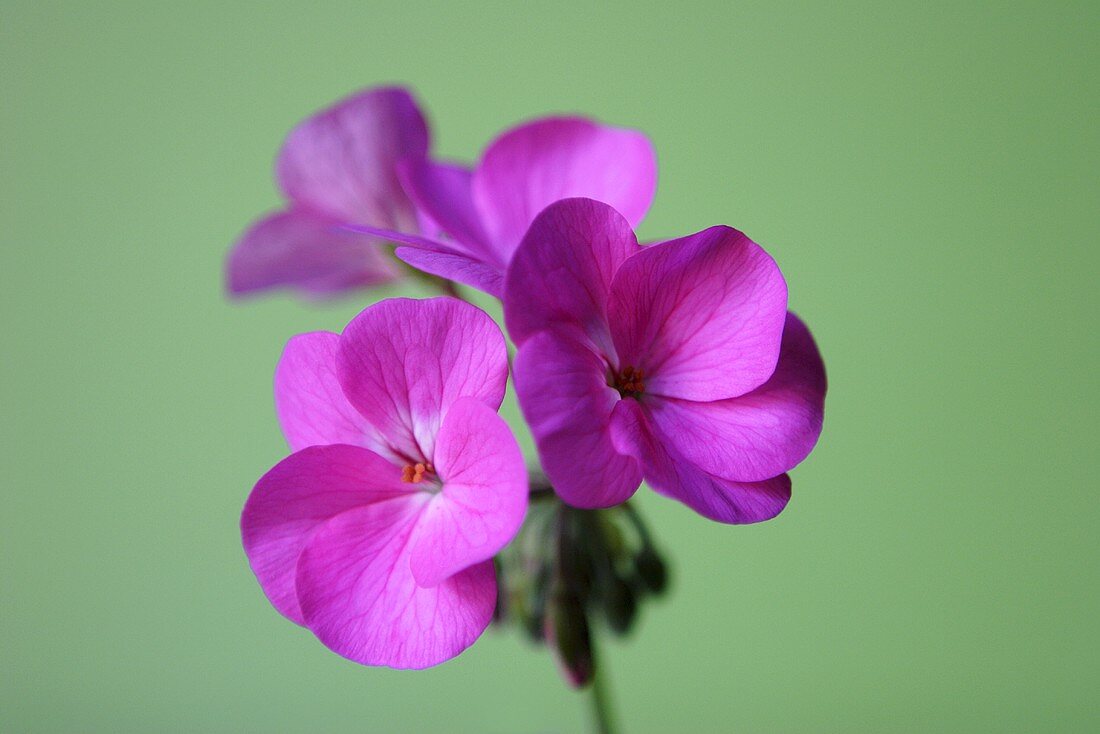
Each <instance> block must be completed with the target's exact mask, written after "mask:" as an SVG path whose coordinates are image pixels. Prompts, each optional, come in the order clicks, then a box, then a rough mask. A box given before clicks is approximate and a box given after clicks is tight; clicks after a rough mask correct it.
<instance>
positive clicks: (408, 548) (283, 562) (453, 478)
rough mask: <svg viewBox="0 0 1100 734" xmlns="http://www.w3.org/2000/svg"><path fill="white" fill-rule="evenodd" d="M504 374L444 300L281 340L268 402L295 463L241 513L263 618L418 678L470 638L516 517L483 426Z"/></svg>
mask: <svg viewBox="0 0 1100 734" xmlns="http://www.w3.org/2000/svg"><path fill="white" fill-rule="evenodd" d="M507 373H508V364H507V353H506V351H505V345H504V338H503V335H502V334H501V332H500V329H499V328H498V327H497V326H496V324H494V323H493V322H492V320H490V318H489V317H488V316H487V315H486V314H485V313H484V312H482V311H480V310H478V309H476V308H474V307H473V306H470V305H468V304H465V303H462V302H460V301H457V300H454V299H449V298H436V299H430V300H426V301H412V300H407V299H391V300H387V301H383V302H381V303H378V304H376V305H374V306H371V307H369V308H367V309H366V310H365V311H363V312H362V313H361V314H359V316H357V317H356V318H355V319H354V320H353V321H352V322H351V323H350V324H348V326H347V328H346V329H345V330H344V332H343V333H342V334H340V335H337V334H332V333H327V332H317V333H312V334H303V335H301V336H298V337H295V338H294V339H292V340H291V341H290V342H289V343H288V344H287V347H286V351H285V352H284V354H283V357H282V359H281V361H280V362H279V366H278V369H277V372H276V376H275V397H276V406H277V411H278V414H279V420H280V423H281V424H282V427H283V431H284V433H285V434H286V437H287V440H288V442H289V443H290V446H291V448H292V449H294V451H295V453H293V454H292V455H291V456H289V457H288V458H286V459H285V460H283V461H282V462H280V463H279V464H278V465H276V466H275V467H274V468H273V469H272V470H271V471H269V472H268V473H267V474H266V475H264V477H263V478H261V479H260V481H259V482H258V483H257V484H256V487H255V489H253V491H252V494H251V495H250V496H249V498H248V502H247V503H246V504H245V507H244V512H243V514H242V516H241V533H242V536H243V540H244V547H245V552H246V553H247V555H248V559H249V562H250V564H251V566H252V570H253V571H254V572H255V574H256V578H257V579H258V580H259V582H260V585H261V586H262V587H263V590H264V593H265V594H266V595H267V597H268V599H270V600H271V603H272V604H273V605H274V606H275V608H276V609H278V610H279V611H280V612H281V613H282V614H283V615H285V616H286V617H288V618H290V619H291V620H293V621H294V622H297V623H298V624H300V625H304V626H306V627H308V628H309V629H310V630H312V631H313V633H314V634H315V635H316V636H317V637H318V638H319V639H320V640H321V642H323V643H324V644H325V645H326V646H328V647H329V648H331V649H332V650H334V651H336V652H338V653H339V654H341V655H343V656H345V657H347V658H350V659H351V660H354V661H356V662H359V663H363V664H366V665H388V666H391V667H395V668H423V667H427V666H430V665H435V664H437V663H440V662H443V661H445V660H447V659H449V658H451V657H454V656H455V655H457V654H458V653H460V652H462V650H464V649H466V647H468V646H469V645H470V644H472V643H473V642H474V640H476V639H477V638H478V636H479V635H480V634H481V633H482V632H483V631H484V629H485V627H486V626H487V625H488V623H489V621H490V619H491V617H492V613H493V608H494V605H495V602H496V577H495V574H494V569H493V562H492V560H491V559H492V557H493V556H494V555H495V554H496V553H497V551H499V550H500V549H501V548H502V547H504V545H505V544H507V543H508V541H509V540H511V539H512V537H513V536H514V535H515V533H516V531H517V530H518V529H519V527H520V525H521V523H522V521H523V516H524V513H525V511H526V506H527V491H528V488H527V473H526V469H525V467H524V461H523V456H522V454H521V453H520V449H519V446H518V445H517V444H516V441H515V438H514V437H513V436H512V433H511V431H510V430H509V428H508V426H507V424H505V423H504V421H503V420H502V419H501V418H500V417H499V416H498V415H497V414H496V409H497V408H498V407H499V405H500V402H501V400H502V399H503V396H504V388H505V382H506V379H507Z"/></svg>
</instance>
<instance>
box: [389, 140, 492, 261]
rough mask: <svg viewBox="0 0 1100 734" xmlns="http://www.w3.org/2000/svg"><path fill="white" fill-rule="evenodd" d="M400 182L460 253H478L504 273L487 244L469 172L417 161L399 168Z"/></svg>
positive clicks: (435, 163)
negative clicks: (451, 240)
mask: <svg viewBox="0 0 1100 734" xmlns="http://www.w3.org/2000/svg"><path fill="white" fill-rule="evenodd" d="M398 172H399V174H400V176H401V181H402V182H403V183H404V185H405V190H406V191H407V192H408V193H409V197H410V198H411V199H412V200H413V203H415V204H416V206H417V209H418V210H419V211H421V212H423V213H425V214H427V215H428V216H429V217H430V218H431V220H432V221H433V222H434V223H435V224H436V226H438V227H439V228H440V229H441V230H442V231H444V232H446V233H447V234H448V235H449V236H450V237H451V238H452V239H454V240H456V241H457V242H458V243H459V244H460V245H461V247H460V248H458V249H462V250H465V251H466V252H471V253H476V254H478V255H480V256H482V257H483V259H484V260H485V261H486V262H489V263H492V264H494V265H496V266H497V268H498V269H499V270H501V271H502V272H503V270H504V265H505V262H506V261H505V260H504V259H503V258H502V257H501V255H500V254H499V253H497V252H495V251H494V250H493V249H492V247H491V246H490V245H489V244H488V238H487V237H486V235H485V231H484V230H483V229H482V226H481V218H480V215H478V213H477V210H476V209H475V208H474V200H473V194H472V193H471V190H470V187H471V179H472V177H473V174H472V172H471V171H470V170H469V169H468V168H464V167H462V166H457V165H453V164H447V163H437V162H435V161H430V160H428V159H426V158H414V159H411V160H407V161H405V162H404V163H403V164H402V165H401V166H399V167H398Z"/></svg>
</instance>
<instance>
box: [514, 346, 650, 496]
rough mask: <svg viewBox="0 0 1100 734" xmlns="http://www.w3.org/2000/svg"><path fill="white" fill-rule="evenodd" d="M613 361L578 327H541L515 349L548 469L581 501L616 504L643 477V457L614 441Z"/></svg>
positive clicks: (519, 381)
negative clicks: (569, 331) (574, 330)
mask: <svg viewBox="0 0 1100 734" xmlns="http://www.w3.org/2000/svg"><path fill="white" fill-rule="evenodd" d="M607 369H608V368H607V364H606V363H605V362H604V360H603V358H602V357H600V356H599V355H597V354H596V353H595V352H593V351H592V348H591V346H590V345H588V344H587V343H586V342H585V341H584V339H583V337H581V336H580V335H579V334H575V335H572V336H569V335H566V334H560V333H552V332H546V331H543V332H539V333H538V334H536V335H534V336H532V337H531V338H530V339H528V340H527V341H526V342H524V344H523V345H522V346H521V347H520V348H519V351H518V352H517V353H516V360H515V370H514V372H515V380H516V394H517V395H518V396H519V403H520V407H521V408H522V409H523V415H524V417H525V418H526V419H527V423H528V425H530V427H531V433H532V434H533V435H534V438H535V443H536V444H537V445H538V449H539V457H540V458H541V459H542V468H543V471H545V472H546V476H547V477H548V478H549V479H550V482H551V483H552V484H553V485H554V489H555V491H556V492H557V493H558V495H559V496H560V497H561V498H562V499H563V500H565V501H566V502H568V503H569V504H571V505H574V506H576V507H585V508H595V507H611V506H612V505H617V504H619V503H620V502H623V501H625V500H626V499H628V498H629V497H630V496H631V495H632V494H634V492H635V490H637V489H638V485H639V484H640V483H641V480H642V475H641V469H640V467H639V465H638V462H637V461H635V460H634V459H633V458H631V457H629V456H623V455H622V454H620V453H619V452H618V451H616V450H615V447H614V446H613V445H612V443H611V435H610V433H609V427H608V423H609V421H610V418H611V411H612V410H613V409H614V407H615V405H616V403H618V402H619V393H618V392H616V391H615V390H614V389H612V388H610V387H608V385H607Z"/></svg>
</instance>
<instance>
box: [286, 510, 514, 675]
mask: <svg viewBox="0 0 1100 734" xmlns="http://www.w3.org/2000/svg"><path fill="white" fill-rule="evenodd" d="M427 499H428V495H427V494H426V493H424V492H417V493H416V494H415V495H412V496H409V497H408V498H399V499H393V500H390V501H388V502H380V503H377V504H373V505H368V506H366V507H359V508H356V509H354V510H351V511H348V512H345V513H343V514H341V515H339V516H337V517H335V518H333V519H332V520H330V521H328V522H327V523H325V524H324V525H323V526H322V527H320V528H319V529H318V530H317V531H316V532H315V533H314V535H313V537H312V538H311V539H310V541H309V544H308V545H307V546H306V548H305V550H304V551H303V552H302V554H301V556H300V558H299V560H298V573H297V580H296V581H297V589H298V599H299V603H300V604H301V608H302V613H303V615H304V617H305V620H306V625H307V626H308V627H309V628H310V629H311V630H312V631H313V633H314V634H315V635H317V638H318V639H319V640H321V642H323V643H324V644H325V645H326V646H327V647H328V648H329V649H331V650H333V651H334V652H337V653H339V654H340V655H343V656H344V657H346V658H348V659H350V660H354V661H355V662H357V663H362V664H364V665H387V666H390V667H393V668H426V667H428V666H431V665H437V664H439V663H442V662H444V661H445V660H448V659H450V658H452V657H454V656H455V655H458V654H459V653H460V652H462V651H463V650H465V649H466V648H467V647H469V646H470V645H471V644H473V642H474V641H475V640H476V639H477V638H478V637H479V636H480V635H481V633H482V632H484V631H485V628H486V627H487V626H488V624H489V621H490V619H491V618H492V615H493V607H494V606H495V604H496V577H495V574H494V571H493V563H492V561H484V562H482V563H479V564H477V565H475V566H471V567H470V568H467V569H466V570H464V571H461V572H459V573H457V574H455V575H454V576H451V577H450V578H448V579H446V580H445V581H443V582H441V583H440V584H438V585H436V586H432V587H428V588H425V587H422V586H419V585H418V584H417V583H416V581H415V580H414V579H413V575H412V568H411V566H410V564H409V545H410V542H411V534H412V532H413V529H414V528H415V527H416V524H417V520H418V518H419V516H420V512H421V510H422V508H423V507H424V503H425V502H426V501H427Z"/></svg>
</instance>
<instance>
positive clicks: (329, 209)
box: [226, 88, 428, 297]
mask: <svg viewBox="0 0 1100 734" xmlns="http://www.w3.org/2000/svg"><path fill="white" fill-rule="evenodd" d="M427 152H428V128H427V125H426V123H425V122H424V117H423V116H422V115H421V113H420V109H419V108H418V107H417V104H416V102H415V100H414V99H413V98H412V96H411V95H410V94H409V93H408V92H407V91H406V90H404V89H400V88H378V89H369V90H365V91H363V92H359V93H357V94H354V95H352V96H350V97H348V98H346V99H344V100H341V101H340V102H338V103H336V104H335V105H333V106H332V107H329V108H328V109H326V110H322V111H321V112H318V113H317V114H315V115H313V116H312V117H309V118H308V119H306V120H305V121H303V122H302V123H300V124H299V125H298V126H297V127H295V128H294V130H292V131H291V133H290V135H288V136H287V139H286V142H285V143H284V144H283V147H282V150H280V151H279V156H278V159H277V161H276V165H275V168H276V178H277V180H278V183H279V187H280V188H281V189H282V191H283V193H284V194H285V195H286V197H287V199H288V200H289V203H288V205H287V208H286V209H284V210H282V211H279V212H276V213H274V214H269V215H267V216H265V217H263V218H262V219H260V220H259V221H257V222H255V223H254V224H253V225H252V226H251V227H250V228H249V229H248V230H247V231H246V232H245V233H244V234H243V235H242V236H241V238H240V239H239V240H238V241H237V243H236V245H234V247H233V249H232V251H231V252H230V254H229V258H228V261H227V263H226V279H227V283H228V287H229V291H230V292H231V293H233V294H234V295H242V294H246V293H251V292H254V291H260V290H266V289H271V288H276V287H290V288H294V289H297V290H299V291H301V292H303V293H304V294H306V295H309V296H314V297H316V296H326V295H332V294H336V293H340V292H342V291H346V290H349V289H353V288H359V287H362V286H368V285H374V284H378V283H385V282H388V281H391V280H393V279H395V278H397V277H398V274H399V270H398V263H395V262H394V261H393V259H392V257H391V256H390V254H389V253H388V252H387V251H386V249H385V248H384V247H382V246H381V245H383V244H384V241H383V240H380V239H379V238H377V237H373V236H367V235H363V234H357V233H353V232H349V231H347V230H346V229H343V228H342V227H343V225H346V224H349V223H350V224H369V225H374V226H377V227H384V228H388V229H400V230H402V231H410V232H415V231H417V228H418V223H417V214H416V210H415V208H414V206H413V204H412V202H411V201H410V200H409V198H408V196H406V194H405V192H404V189H403V188H402V187H401V184H400V182H399V181H398V179H397V168H396V167H397V162H398V161H399V160H403V159H409V160H411V161H415V160H419V159H423V158H425V156H426V155H427Z"/></svg>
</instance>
